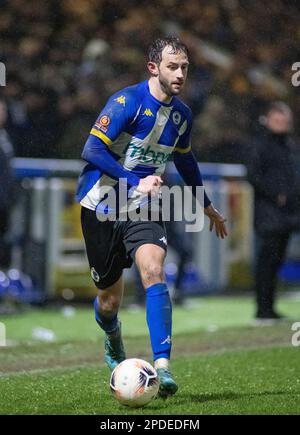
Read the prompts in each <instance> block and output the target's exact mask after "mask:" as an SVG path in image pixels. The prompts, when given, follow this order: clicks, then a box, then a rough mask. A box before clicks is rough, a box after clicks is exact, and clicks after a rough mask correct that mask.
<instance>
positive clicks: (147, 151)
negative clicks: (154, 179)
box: [123, 143, 170, 165]
mask: <svg viewBox="0 0 300 435" xmlns="http://www.w3.org/2000/svg"><path fill="white" fill-rule="evenodd" d="M123 153H124V154H127V153H128V155H129V157H131V158H134V157H135V158H137V157H138V158H139V159H140V160H141V161H142V162H147V163H153V164H154V165H161V164H163V163H166V162H167V160H168V159H169V157H170V154H169V153H164V152H162V151H154V150H153V149H151V146H150V145H148V147H147V148H142V147H140V146H137V145H134V144H132V143H129V144H128V145H127V146H126V148H125V149H124V150H123Z"/></svg>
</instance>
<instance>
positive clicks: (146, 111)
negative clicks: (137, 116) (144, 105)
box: [143, 109, 154, 116]
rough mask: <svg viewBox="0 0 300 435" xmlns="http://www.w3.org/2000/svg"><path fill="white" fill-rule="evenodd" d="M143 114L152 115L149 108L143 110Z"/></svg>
mask: <svg viewBox="0 0 300 435" xmlns="http://www.w3.org/2000/svg"><path fill="white" fill-rule="evenodd" d="M143 115H146V116H154V115H153V113H152V112H151V110H150V109H145V112H144V113H143Z"/></svg>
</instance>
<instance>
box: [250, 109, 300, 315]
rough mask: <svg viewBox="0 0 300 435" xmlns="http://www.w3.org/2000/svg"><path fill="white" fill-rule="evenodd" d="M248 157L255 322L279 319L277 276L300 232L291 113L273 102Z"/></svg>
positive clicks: (298, 180)
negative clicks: (253, 235) (252, 195)
mask: <svg viewBox="0 0 300 435" xmlns="http://www.w3.org/2000/svg"><path fill="white" fill-rule="evenodd" d="M260 120H261V127H260V131H259V133H258V134H257V136H256V138H255V142H254V150H253V153H252V155H249V163H248V178H249V181H250V183H252V185H253V187H254V192H255V230H256V234H257V252H256V270H255V290H256V298H257V299H256V300H257V313H256V317H257V319H279V318H280V317H282V316H281V315H280V314H279V313H277V312H276V311H275V307H274V303H275V291H276V287H277V274H278V271H279V268H280V266H281V265H282V263H283V260H284V257H285V254H286V250H287V246H288V241H289V239H290V236H291V234H292V232H293V231H296V230H299V229H300V174H299V168H297V167H296V165H295V158H294V153H295V144H294V143H293V142H292V141H291V139H290V136H289V135H290V133H291V130H292V121H293V117H292V112H291V110H290V108H289V107H288V106H287V105H286V104H284V103H282V102H276V103H273V104H272V105H271V106H270V108H269V110H268V111H267V113H266V115H265V116H263V117H261V119H260Z"/></svg>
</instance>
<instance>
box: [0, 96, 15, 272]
mask: <svg viewBox="0 0 300 435" xmlns="http://www.w3.org/2000/svg"><path fill="white" fill-rule="evenodd" d="M6 120H7V106H6V103H5V101H4V100H2V99H0V268H1V269H2V268H5V269H6V268H8V267H9V265H10V243H9V237H8V230H9V215H10V207H11V205H12V202H13V198H12V187H13V182H12V174H11V170H10V160H11V158H12V156H13V148H12V144H11V142H10V140H9V137H8V135H7V133H6V131H5V129H4V125H5V122H6Z"/></svg>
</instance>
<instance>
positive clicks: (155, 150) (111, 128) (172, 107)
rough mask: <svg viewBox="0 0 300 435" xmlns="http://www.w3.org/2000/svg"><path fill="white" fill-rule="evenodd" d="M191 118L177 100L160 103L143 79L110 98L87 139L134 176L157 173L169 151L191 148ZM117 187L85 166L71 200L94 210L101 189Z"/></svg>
mask: <svg viewBox="0 0 300 435" xmlns="http://www.w3.org/2000/svg"><path fill="white" fill-rule="evenodd" d="M191 127H192V114H191V110H190V108H189V107H188V106H186V105H185V104H184V103H183V102H182V101H180V100H179V99H178V98H177V97H173V98H172V100H171V102H170V103H168V104H166V103H162V102H160V101H158V100H157V99H156V98H155V97H154V96H153V95H151V93H150V91H149V84H148V81H144V82H142V83H139V84H137V85H134V86H130V87H128V88H125V89H122V90H121V91H119V92H117V93H116V94H114V95H113V96H111V97H110V99H109V100H108V102H107V104H106V105H105V107H104V108H103V110H102V111H101V113H100V115H99V117H98V118H97V120H96V123H95V124H94V126H93V128H92V130H91V132H90V135H92V136H96V137H97V138H99V139H101V141H102V142H104V143H105V144H106V145H107V147H108V150H109V153H110V155H111V156H112V157H113V158H114V159H115V160H116V161H118V163H119V164H120V165H122V166H123V168H124V169H126V170H127V171H130V172H132V173H133V174H135V175H136V176H137V177H139V178H144V177H146V176H148V175H153V174H155V175H161V174H163V172H164V170H165V166H166V162H167V160H168V159H169V157H170V155H171V153H172V152H173V151H175V152H179V153H188V152H189V151H190V149H191V145H190V132H191ZM102 186H111V187H112V188H114V189H118V180H116V179H114V178H111V177H110V176H108V175H106V174H105V172H101V170H100V169H98V168H97V167H96V166H95V165H93V164H91V163H88V164H87V165H86V166H85V168H84V169H83V171H82V174H81V176H80V179H79V184H78V190H77V194H76V199H77V201H78V202H80V204H81V205H82V206H84V207H86V208H88V209H91V210H96V209H97V206H98V205H99V203H100V202H101V200H102V193H101V187H102Z"/></svg>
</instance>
